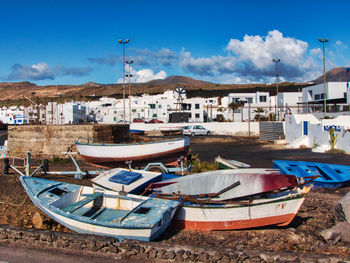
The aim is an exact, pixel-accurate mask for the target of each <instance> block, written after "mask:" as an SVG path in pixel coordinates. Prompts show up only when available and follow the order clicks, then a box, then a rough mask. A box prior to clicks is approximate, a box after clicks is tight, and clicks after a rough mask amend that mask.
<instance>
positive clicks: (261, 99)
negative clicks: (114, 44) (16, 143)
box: [259, 96, 267, 102]
mask: <svg viewBox="0 0 350 263" xmlns="http://www.w3.org/2000/svg"><path fill="white" fill-rule="evenodd" d="M259 101H260V102H266V101H267V98H266V96H259Z"/></svg>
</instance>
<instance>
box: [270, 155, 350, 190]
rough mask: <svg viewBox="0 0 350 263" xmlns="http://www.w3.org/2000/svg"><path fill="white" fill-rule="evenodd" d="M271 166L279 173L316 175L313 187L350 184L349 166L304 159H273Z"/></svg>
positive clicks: (333, 186)
mask: <svg viewBox="0 0 350 263" xmlns="http://www.w3.org/2000/svg"><path fill="white" fill-rule="evenodd" d="M273 162H274V164H273V167H274V168H278V169H280V172H281V174H282V173H283V174H293V175H295V176H297V177H304V178H305V177H308V176H318V178H316V179H315V180H313V181H312V184H313V187H314V188H339V187H343V186H347V185H350V166H347V165H338V164H329V163H314V162H304V161H286V160H274V161H273Z"/></svg>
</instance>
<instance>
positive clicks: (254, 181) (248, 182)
mask: <svg viewBox="0 0 350 263" xmlns="http://www.w3.org/2000/svg"><path fill="white" fill-rule="evenodd" d="M298 185H299V180H298V179H297V177H296V176H294V175H288V174H280V173H279V171H278V170H273V169H272V170H269V169H257V168H244V169H230V170H216V171H209V172H202V173H197V174H190V175H186V176H181V177H176V178H171V179H168V180H163V181H161V182H158V183H157V182H156V183H153V184H152V185H151V186H149V187H148V188H149V189H152V190H153V191H154V192H157V193H179V194H181V195H191V196H202V197H204V198H207V197H208V196H210V197H211V198H212V200H217V201H219V200H229V199H234V198H240V197H245V196H251V195H256V194H261V193H266V192H271V191H274V190H281V189H288V188H292V187H296V186H298Z"/></svg>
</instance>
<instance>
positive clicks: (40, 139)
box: [7, 124, 129, 158]
mask: <svg viewBox="0 0 350 263" xmlns="http://www.w3.org/2000/svg"><path fill="white" fill-rule="evenodd" d="M128 136H129V125H125V124H124V125H123V124H120V125H98V124H97V125H96V124H91V125H23V126H9V127H8V140H7V156H11V157H24V156H26V154H27V152H31V154H32V156H40V157H45V158H52V157H55V156H57V157H64V155H63V154H62V152H66V151H67V150H68V148H71V149H72V151H75V150H76V149H75V146H74V141H76V140H78V138H83V139H84V140H85V139H89V140H90V141H91V142H102V141H103V142H110V143H119V142H123V141H126V140H127V138H128ZM85 141H86V140H85Z"/></svg>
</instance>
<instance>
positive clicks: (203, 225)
mask: <svg viewBox="0 0 350 263" xmlns="http://www.w3.org/2000/svg"><path fill="white" fill-rule="evenodd" d="M308 191H309V188H305V189H304V190H303V191H302V192H300V193H299V194H294V195H290V196H286V197H282V198H275V199H262V200H255V201H253V203H251V204H247V205H238V204H236V205H235V204H227V205H224V206H218V205H202V206H200V205H197V204H185V205H184V206H183V207H181V208H180V209H179V210H178V212H177V213H176V215H175V223H176V225H177V226H179V227H181V228H185V229H190V230H202V231H210V230H234V229H247V228H256V227H262V226H268V225H278V226H285V225H288V224H289V223H290V222H291V221H292V220H293V218H294V217H295V215H296V214H297V212H298V210H299V208H300V206H301V205H302V203H303V201H304V199H305V195H306V193H307V192H308Z"/></svg>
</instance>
